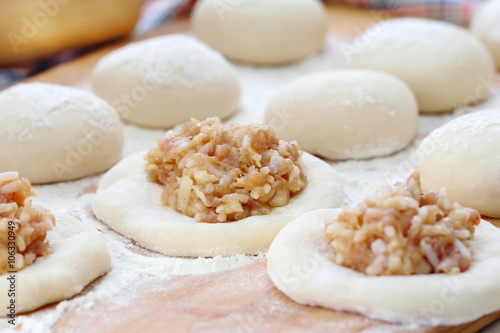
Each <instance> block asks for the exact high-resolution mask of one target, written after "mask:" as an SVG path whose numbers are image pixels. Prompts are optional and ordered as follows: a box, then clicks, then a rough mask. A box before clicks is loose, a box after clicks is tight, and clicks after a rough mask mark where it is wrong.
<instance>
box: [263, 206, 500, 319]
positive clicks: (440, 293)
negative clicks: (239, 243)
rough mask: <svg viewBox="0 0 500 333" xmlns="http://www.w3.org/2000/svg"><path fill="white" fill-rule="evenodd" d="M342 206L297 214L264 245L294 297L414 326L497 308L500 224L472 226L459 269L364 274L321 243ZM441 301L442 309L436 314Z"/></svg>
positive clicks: (274, 271) (277, 278) (276, 278)
mask: <svg viewBox="0 0 500 333" xmlns="http://www.w3.org/2000/svg"><path fill="white" fill-rule="evenodd" d="M339 212H340V210H339V209H320V210H316V211H313V212H310V213H308V214H305V215H303V216H301V217H300V218H298V219H297V220H295V221H294V222H292V223H291V224H289V225H288V226H287V227H286V228H284V229H283V230H282V231H281V232H280V233H279V234H278V236H276V238H275V240H274V241H273V243H272V245H271V247H270V249H269V252H268V256H267V258H268V264H267V269H268V275H269V277H270V278H271V280H272V281H273V283H274V285H275V286H276V287H277V288H278V289H279V290H280V291H281V292H283V293H284V294H286V295H287V296H288V297H290V298H291V299H293V300H294V301H295V302H297V303H300V304H305V305H311V306H321V307H325V308H329V309H333V310H336V311H348V312H354V313H358V314H362V315H364V316H366V317H368V318H371V319H376V320H383V321H388V322H394V323H399V324H406V325H411V326H413V327H421V326H439V325H459V324H463V323H466V322H470V321H473V320H476V319H478V318H480V317H482V316H484V315H487V314H489V313H492V312H495V311H497V310H500V284H498V283H497V280H498V271H500V257H499V256H500V242H499V241H500V230H498V228H496V227H494V226H493V225H491V224H490V223H488V222H486V221H484V220H483V221H481V223H480V225H479V226H478V227H477V228H476V238H475V239H474V241H473V248H474V251H475V254H474V256H475V262H474V263H473V265H472V266H471V268H470V269H469V270H468V271H466V272H464V273H461V274H459V275H450V276H447V275H444V274H434V275H432V276H421V275H413V276H382V277H368V276H365V275H364V274H361V273H358V272H355V271H353V270H351V269H348V268H345V267H341V266H338V265H335V264H333V263H332V262H330V261H329V260H328V258H327V256H326V253H325V252H324V251H322V249H321V247H322V246H325V243H321V236H320V235H321V231H322V230H323V225H324V222H325V221H327V220H330V219H332V218H334V217H335V216H337V215H338V214H339ZM495 257H496V258H495ZM297 272H298V273H297ZM438 303H439V304H444V307H441V308H440V311H434V313H433V308H434V307H435V304H438ZM438 312H439V313H438Z"/></svg>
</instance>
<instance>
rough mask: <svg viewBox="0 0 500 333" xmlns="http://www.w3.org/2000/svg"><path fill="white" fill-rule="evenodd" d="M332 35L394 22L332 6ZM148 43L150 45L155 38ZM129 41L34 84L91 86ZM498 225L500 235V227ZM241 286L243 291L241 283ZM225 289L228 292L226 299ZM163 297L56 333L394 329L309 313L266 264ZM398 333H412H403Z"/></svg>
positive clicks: (78, 318) (77, 316)
mask: <svg viewBox="0 0 500 333" xmlns="http://www.w3.org/2000/svg"><path fill="white" fill-rule="evenodd" d="M328 12H329V16H330V30H331V32H333V33H336V34H339V35H343V36H346V37H354V36H356V35H358V34H359V33H361V32H362V30H364V29H365V28H366V27H368V26H370V25H373V24H375V23H377V22H378V21H379V20H380V19H381V18H387V15H386V14H385V13H380V12H379V13H377V12H370V11H366V10H358V9H353V8H349V7H343V6H333V5H332V6H329V8H328ZM188 29H189V23H188V20H187V19H186V18H181V19H178V20H176V21H173V22H169V23H167V24H165V25H164V26H163V27H161V28H160V29H158V30H157V31H155V32H154V33H153V34H151V35H150V36H153V35H161V34H169V33H176V32H185V31H187V30H188ZM150 36H148V37H150ZM129 41H130V40H123V41H121V42H117V43H115V44H112V45H110V46H107V47H105V48H102V49H100V50H98V51H96V52H93V53H91V54H89V55H86V56H83V57H81V58H79V59H76V60H73V61H70V62H68V63H65V64H62V65H60V66H57V67H55V68H53V69H50V70H48V71H46V72H44V73H42V74H39V75H37V76H34V77H32V78H30V79H28V80H27V81H28V82H49V83H57V84H63V85H68V86H75V87H88V86H89V73H90V72H91V70H92V68H93V67H94V65H95V63H96V62H97V61H98V60H99V58H101V57H102V56H103V55H105V54H106V53H108V52H110V51H111V50H113V49H115V48H117V47H120V46H122V45H124V44H125V43H127V42H129ZM492 222H493V223H494V224H495V225H496V226H498V227H500V220H495V221H493V220H492ZM234 281H238V283H234ZM221 286H224V288H223V290H224V291H223V292H219V290H221V288H220V287H221ZM162 287H163V289H164V292H162V293H157V292H155V291H153V290H152V288H151V286H149V285H144V286H141V287H139V290H140V292H139V293H138V294H139V295H140V296H139V297H137V299H136V301H135V302H134V304H133V305H130V306H127V307H124V308H122V309H119V310H113V311H109V310H107V309H108V305H109V304H107V303H105V302H100V303H98V304H96V306H95V307H93V308H92V311H93V312H94V314H97V316H96V317H95V319H93V320H92V321H85V317H86V311H85V310H83V309H75V310H73V311H71V312H69V313H67V314H66V315H65V316H64V317H63V318H62V319H61V320H59V322H57V324H56V325H55V327H54V329H55V331H56V332H65V331H66V330H68V329H69V328H75V327H78V328H79V330H78V331H79V332H126V333H132V332H145V331H148V332H160V331H163V332H166V331H168V332H186V331H204V332H288V331H308V332H325V331H329V332H339V333H340V332H362V331H363V330H365V329H379V330H380V331H381V332H382V331H388V330H389V329H392V331H394V328H395V327H394V326H393V325H390V324H387V323H383V322H377V321H373V320H368V319H366V318H364V317H362V316H359V315H355V314H349V313H338V312H334V311H330V310H326V309H321V308H312V307H307V306H302V305H298V304H296V303H294V302H293V301H291V300H289V299H288V298H287V297H286V296H284V295H283V294H281V293H280V292H279V291H278V290H277V289H276V288H274V286H273V285H272V283H271V282H270V280H269V279H268V277H267V274H266V270H265V262H258V263H255V264H252V265H249V266H246V267H243V268H239V269H235V270H232V271H227V272H221V273H216V274H209V275H203V276H189V277H177V278H174V279H173V280H169V281H167V282H162ZM497 318H500V312H498V313H495V314H492V315H489V316H486V317H484V318H482V319H481V320H478V321H476V322H473V323H469V324H466V325H461V326H457V327H437V328H423V329H420V330H417V331H413V332H419V333H430V332H433V333H438V332H443V333H444V332H452V333H453V332H457V333H458V332H461V333H464V332H467V333H468V332H476V331H477V330H479V329H480V328H482V327H484V326H486V325H487V324H489V323H491V322H493V321H494V320H495V319H497ZM398 332H410V331H409V330H404V329H401V330H398Z"/></svg>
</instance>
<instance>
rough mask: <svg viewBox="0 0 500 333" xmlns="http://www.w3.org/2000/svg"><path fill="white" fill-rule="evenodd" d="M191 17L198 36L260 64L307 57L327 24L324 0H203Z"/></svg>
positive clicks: (318, 44)
mask: <svg viewBox="0 0 500 333" xmlns="http://www.w3.org/2000/svg"><path fill="white" fill-rule="evenodd" d="M191 20H192V28H193V31H194V32H195V34H196V36H197V37H198V38H199V39H201V40H202V41H204V42H205V43H207V44H208V45H210V46H211V47H213V48H214V49H216V50H219V51H220V52H222V54H224V55H225V56H226V57H228V58H229V59H232V60H235V61H238V62H244V63H252V64H260V65H279V64H284V63H290V62H295V61H298V60H302V59H303V58H306V57H307V56H309V55H311V54H313V53H315V52H317V51H318V50H319V49H320V48H321V47H322V46H323V43H324V40H325V34H326V30H327V18H326V13H325V9H324V5H323V4H322V3H321V2H320V1H319V0H271V1H270V0H239V1H220V0H202V1H198V3H197V4H196V6H195V8H194V12H193V15H192V18H191Z"/></svg>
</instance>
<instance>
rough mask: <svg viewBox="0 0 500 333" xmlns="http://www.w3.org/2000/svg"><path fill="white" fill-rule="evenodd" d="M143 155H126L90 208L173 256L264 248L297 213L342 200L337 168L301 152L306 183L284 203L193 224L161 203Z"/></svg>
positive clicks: (119, 228)
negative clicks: (266, 211)
mask: <svg viewBox="0 0 500 333" xmlns="http://www.w3.org/2000/svg"><path fill="white" fill-rule="evenodd" d="M144 155H145V153H140V154H136V155H132V156H130V157H128V158H126V159H125V160H123V161H122V162H120V163H119V164H118V165H116V167H114V168H113V169H111V170H110V171H109V172H108V173H107V174H106V175H105V176H104V177H103V178H102V179H101V182H100V183H99V188H98V190H97V194H96V196H95V198H94V200H93V201H92V208H93V210H94V213H95V215H96V216H97V218H99V219H100V220H102V221H103V222H105V223H106V224H108V225H109V226H110V227H112V228H113V229H115V230H116V231H118V232H119V233H121V234H123V235H125V236H127V237H129V238H132V239H134V240H135V241H137V242H138V243H139V244H140V245H142V246H144V247H146V248H149V249H151V250H154V251H158V252H161V253H164V254H167V255H171V256H191V257H197V256H201V257H209V256H216V255H222V256H230V255H235V254H242V253H244V254H257V253H260V252H264V251H266V250H267V248H268V247H269V244H271V241H272V240H273V238H274V236H275V235H276V234H277V233H278V231H279V230H280V229H281V228H283V226H285V225H286V224H287V223H289V222H290V221H292V220H293V219H294V218H296V217H297V216H299V215H300V214H303V213H305V212H308V211H310V210H312V209H317V208H332V207H339V206H340V205H342V204H343V203H344V195H343V187H342V184H341V181H340V179H339V176H338V175H337V173H336V172H335V170H334V169H333V168H332V167H331V166H329V165H328V164H326V163H325V162H323V161H321V160H320V159H318V158H316V157H314V156H311V155H309V154H306V153H304V155H303V157H302V158H303V160H304V163H305V166H306V168H307V169H306V170H307V175H308V185H307V186H306V188H305V189H303V190H302V191H301V192H300V193H299V194H297V195H295V196H294V197H292V198H291V199H290V202H289V204H288V205H287V206H284V207H279V208H274V209H273V210H272V212H271V213H270V214H269V215H262V216H253V217H248V218H245V219H243V220H240V221H237V222H230V223H215V224H214V223H204V222H196V221H195V219H194V218H190V217H188V216H185V215H183V214H181V213H178V212H176V211H175V210H173V209H172V208H170V207H167V206H164V205H163V203H162V202H161V200H160V197H161V192H162V189H163V187H162V186H161V185H158V184H155V183H151V182H149V181H148V180H147V175H146V171H144V166H145V160H144Z"/></svg>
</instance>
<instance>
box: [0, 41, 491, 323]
mask: <svg viewBox="0 0 500 333" xmlns="http://www.w3.org/2000/svg"><path fill="white" fill-rule="evenodd" d="M335 41H336V40H335V38H333V37H331V36H330V38H329V39H328V43H327V47H326V50H325V52H324V53H322V54H320V55H318V56H316V57H314V58H312V59H310V60H308V61H305V62H303V63H300V64H298V65H294V66H286V67H279V68H271V67H260V68H254V67H250V66H236V69H237V72H238V74H239V76H240V78H241V81H242V88H243V96H242V109H241V111H240V112H239V113H238V114H237V115H236V116H234V117H233V118H232V119H230V120H229V121H230V122H237V123H248V122H262V120H263V114H264V110H265V107H266V105H267V103H268V101H269V99H270V98H271V97H272V95H273V94H274V93H275V92H276V91H277V90H278V89H279V88H280V87H282V86H283V85H284V84H286V83H288V82H290V81H291V80H293V79H295V78H298V77H300V76H302V75H305V74H309V73H312V72H317V71H323V70H328V69H333V68H336V67H339V66H341V65H342V64H343V60H342V54H341V52H340V51H339V48H338V46H337V45H336V43H335ZM484 106H487V107H492V106H497V107H500V97H499V96H498V94H497V93H495V95H494V96H493V97H492V98H491V99H490V100H489V101H487V102H486V103H484V104H483V105H479V106H476V107H474V108H473V109H478V108H483V107H484ZM455 116H456V115H436V116H422V117H421V119H420V124H419V134H418V138H417V140H416V141H415V143H414V144H413V145H412V146H411V147H410V148H408V149H406V150H404V151H402V152H400V153H398V154H396V155H393V156H389V157H385V158H377V159H371V160H362V161H346V162H337V163H332V164H333V165H334V167H335V168H336V169H337V170H338V171H339V172H340V173H341V174H342V175H343V176H344V178H345V180H346V192H347V194H348V204H349V205H353V204H356V203H358V202H359V201H360V200H362V199H363V198H364V197H365V196H366V194H368V193H369V192H371V191H373V190H375V189H376V188H378V187H379V186H380V185H387V184H391V183H394V182H395V181H401V180H403V179H405V178H406V177H407V176H408V175H409V174H410V173H411V172H412V161H413V160H414V159H415V158H418V156H413V153H414V151H415V150H416V147H417V146H418V144H419V143H420V141H421V140H422V139H423V138H424V137H425V136H426V135H427V134H429V133H430V132H431V131H432V130H433V129H434V128H436V127H438V126H440V125H442V124H443V123H445V122H446V121H449V120H450V119H452V118H454V117H455ZM360 121H363V120H362V119H360ZM164 132H165V131H159V130H149V129H143V128H139V127H135V126H131V125H126V126H125V138H126V139H125V140H126V141H125V149H124V156H128V155H130V154H132V153H135V152H140V151H143V150H146V149H148V148H150V147H152V146H153V145H154V144H155V141H154V140H155V139H156V138H157V137H158V136H161V135H163V134H164ZM99 178H100V176H95V177H90V178H86V179H83V180H78V181H74V182H67V183H61V184H54V185H46V186H38V187H37V189H38V190H39V193H40V194H39V196H38V197H37V198H36V200H35V203H36V204H40V205H43V206H45V207H46V208H49V209H51V210H52V211H53V212H54V213H55V214H56V215H57V214H58V213H61V212H68V213H69V214H70V215H72V216H74V217H76V218H78V219H80V220H82V221H83V222H85V223H87V224H89V225H91V226H93V227H95V228H96V229H98V230H100V231H101V232H102V233H103V235H104V236H105V238H106V240H107V242H108V246H109V249H110V252H111V257H112V267H111V271H110V272H109V273H108V274H107V275H106V276H104V277H103V278H101V279H99V280H98V281H97V282H96V283H93V284H92V285H91V286H90V287H88V288H86V289H85V290H84V292H83V294H81V295H79V296H77V297H75V298H73V299H71V300H68V301H63V302H61V303H59V304H58V305H57V306H56V307H55V308H54V309H46V310H41V311H37V312H35V313H33V314H31V315H28V316H19V317H18V318H17V320H18V324H21V325H22V329H23V331H26V332H49V331H50V327H51V326H52V325H53V324H54V323H55V322H57V321H58V320H59V319H60V318H61V317H62V316H63V315H64V314H65V313H66V312H68V311H69V310H71V309H74V308H81V309H83V310H88V309H91V308H92V307H93V306H94V304H96V303H97V302H101V301H106V300H109V301H110V303H112V304H113V305H112V307H117V308H119V307H124V306H126V305H128V304H130V302H132V301H133V299H134V297H135V296H137V295H135V294H134V285H136V284H137V283H138V281H141V283H144V282H145V281H146V282H147V281H151V284H152V285H154V284H155V283H156V284H158V282H160V281H162V280H166V279H170V278H171V277H173V276H176V275H189V274H204V273H210V272H216V271H221V270H226V269H231V268H235V267H240V266H243V265H247V264H249V263H253V262H256V261H259V260H262V259H263V258H264V255H261V256H258V257H248V256H243V255H240V256H234V257H230V258H222V257H216V258H212V259H204V258H198V259H185V258H170V257H166V256H164V255H160V254H157V253H153V252H151V251H148V250H145V249H143V248H141V247H139V246H137V245H135V244H134V242H133V241H131V240H129V239H127V238H125V237H122V236H120V235H119V234H117V233H116V232H114V231H112V230H110V229H109V228H108V227H107V226H106V225H104V224H103V223H101V222H99V221H97V220H95V218H94V217H93V216H92V214H91V212H90V210H89V202H90V200H91V199H92V197H93V194H92V193H90V194H89V193H87V194H86V193H85V190H86V189H87V190H89V189H92V187H93V186H96V185H97V182H98V180H99ZM110 310H112V309H110ZM86 313H88V316H90V317H91V316H92V312H90V311H87V312H86ZM89 320H91V318H89ZM8 327H9V325H7V324H6V323H5V321H4V319H2V322H0V330H1V331H2V332H8V331H7V329H8ZM17 332H18V331H17Z"/></svg>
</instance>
